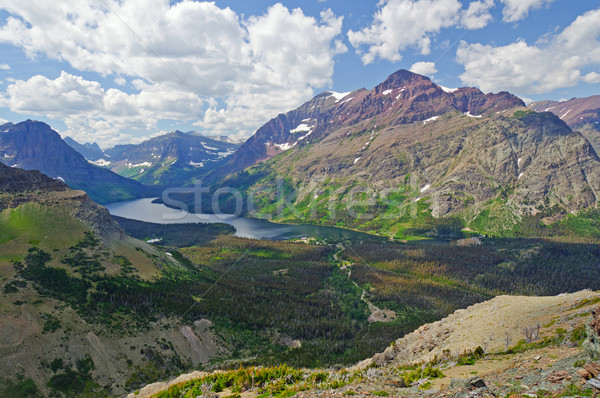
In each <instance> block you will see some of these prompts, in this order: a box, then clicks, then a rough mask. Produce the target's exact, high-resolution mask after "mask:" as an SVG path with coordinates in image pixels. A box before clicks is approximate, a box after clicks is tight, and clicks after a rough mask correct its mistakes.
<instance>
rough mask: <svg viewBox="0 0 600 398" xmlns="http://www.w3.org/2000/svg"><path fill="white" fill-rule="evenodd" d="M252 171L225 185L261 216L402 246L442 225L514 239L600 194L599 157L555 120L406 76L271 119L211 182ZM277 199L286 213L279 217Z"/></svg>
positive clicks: (508, 98) (325, 97) (511, 100)
mask: <svg viewBox="0 0 600 398" xmlns="http://www.w3.org/2000/svg"><path fill="white" fill-rule="evenodd" d="M256 162H258V163H256ZM251 164H255V165H254V166H252V167H251V168H249V169H247V170H246V171H245V172H243V173H242V172H240V173H239V174H237V175H236V174H235V173H234V174H232V175H230V176H229V177H227V178H225V179H224V180H222V182H221V184H222V185H225V186H227V185H228V184H230V185H234V187H235V185H236V184H241V185H242V186H244V187H245V188H244V189H245V192H246V193H247V195H248V196H249V197H252V198H254V206H255V209H256V212H255V214H256V215H258V216H259V217H267V218H269V217H271V218H272V217H274V218H275V219H276V220H278V221H285V222H307V223H319V224H325V225H342V226H346V227H351V228H359V229H363V230H369V231H373V232H378V233H384V234H386V235H391V236H397V237H399V238H403V237H404V236H405V234H404V232H403V231H404V230H406V229H412V230H414V231H417V233H421V232H418V231H426V230H430V231H431V230H435V229H438V227H437V226H436V225H437V224H440V223H444V222H443V221H437V220H439V219H443V218H449V217H454V220H455V221H456V223H455V224H456V225H455V227H453V228H455V230H456V229H460V228H458V227H459V224H460V225H462V227H467V228H470V229H471V230H475V231H480V232H483V233H512V232H510V231H512V230H513V229H514V228H515V226H516V225H518V224H519V223H520V222H521V220H523V218H524V217H531V216H537V215H540V214H544V216H543V217H546V216H548V217H550V218H548V219H547V222H548V223H552V221H551V220H552V218H551V217H554V216H558V218H555V219H562V218H564V217H566V215H567V214H570V213H577V212H579V211H581V210H583V209H593V208H596V206H597V204H598V194H599V193H600V172H599V170H600V159H599V158H598V155H597V154H596V152H595V150H594V149H593V147H592V145H591V144H590V143H589V141H588V140H587V139H586V138H585V137H584V136H582V135H581V134H580V133H577V132H573V131H572V130H571V129H570V128H569V127H568V126H567V125H566V124H565V122H563V121H562V120H560V119H559V118H558V117H557V116H555V115H553V114H551V113H536V112H533V111H531V110H528V109H527V108H525V107H524V104H523V102H522V101H521V100H520V99H518V98H517V97H514V96H512V95H510V94H508V93H499V94H483V93H482V92H481V91H479V90H477V89H472V88H460V89H447V88H443V87H441V86H438V85H436V84H435V83H433V82H431V81H430V80H429V79H428V78H425V77H423V76H420V75H416V74H413V73H411V72H407V71H399V72H396V73H395V74H393V75H391V76H390V77H389V78H388V79H386V81H384V82H383V83H381V84H380V85H378V86H376V87H375V88H374V89H373V90H364V89H362V90H358V91H355V92H352V93H346V94H343V95H339V96H337V98H336V97H335V96H334V95H333V94H331V93H325V94H321V95H319V96H317V97H315V98H314V99H313V100H312V101H309V102H308V103H306V104H304V105H303V106H301V107H300V108H298V109H296V110H294V111H291V112H289V113H288V114H286V115H280V116H278V117H277V118H275V119H273V120H271V121H270V122H269V123H267V124H266V125H265V126H263V127H262V128H261V129H259V130H258V131H257V133H256V134H255V135H254V136H253V137H252V138H250V139H249V140H248V141H247V142H246V143H245V144H244V145H243V146H242V147H241V148H240V149H239V150H238V151H237V152H236V154H234V156H233V157H232V159H231V161H230V162H228V163H227V164H226V165H225V166H223V168H221V169H219V170H215V173H214V174H213V175H212V177H217V173H219V172H222V171H224V170H236V169H239V168H243V167H246V166H248V165H251ZM276 181H279V182H276ZM281 183H283V184H284V185H283V191H282V190H281V187H278V185H277V184H280V185H281ZM246 187H248V188H246ZM280 191H282V192H287V193H286V198H285V201H286V203H290V204H292V205H293V206H294V207H295V209H294V210H289V211H288V209H287V208H286V206H283V211H281V209H282V206H281V204H282V203H283V202H282V200H284V199H282V197H281V194H278V192H280ZM349 207H353V208H354V209H358V210H352V209H351V210H352V211H348V208H349ZM334 210H335V211H334ZM334 213H335V214H334ZM555 219H554V220H555ZM453 222H454V221H453ZM443 228H445V227H443ZM438 232H439V231H438ZM438 232H433V233H434V234H437V233H438Z"/></svg>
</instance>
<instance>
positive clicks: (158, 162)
mask: <svg viewBox="0 0 600 398" xmlns="http://www.w3.org/2000/svg"><path fill="white" fill-rule="evenodd" d="M65 142H67V143H68V144H69V145H71V147H73V148H74V149H75V150H77V151H78V152H79V153H81V154H82V155H84V156H85V157H86V159H88V160H89V161H90V162H91V163H93V164H95V165H98V166H101V167H106V168H109V169H110V170H112V171H114V172H115V173H117V174H119V175H121V176H124V177H127V178H132V179H134V180H137V181H140V182H142V183H144V184H149V185H152V184H154V185H168V186H174V185H183V184H185V183H190V182H193V181H194V180H195V179H198V178H200V177H201V176H202V175H203V173H205V172H206V171H208V170H211V169H213V168H215V167H218V166H220V165H222V164H223V163H224V161H225V160H226V159H227V158H228V157H229V156H230V155H231V154H233V153H234V152H235V150H236V149H237V148H238V146H239V144H238V143H236V142H234V141H232V140H230V139H228V138H227V137H221V136H216V137H207V136H203V135H200V134H197V133H194V132H188V133H184V132H181V131H174V132H171V133H168V134H165V135H161V136H158V137H154V138H151V139H149V140H147V141H144V142H142V143H140V144H128V145H117V146H115V147H113V148H109V149H106V150H105V151H102V150H101V149H100V147H99V146H98V145H97V144H96V143H93V144H83V145H81V144H79V143H77V142H75V141H74V140H72V139H70V138H68V139H65Z"/></svg>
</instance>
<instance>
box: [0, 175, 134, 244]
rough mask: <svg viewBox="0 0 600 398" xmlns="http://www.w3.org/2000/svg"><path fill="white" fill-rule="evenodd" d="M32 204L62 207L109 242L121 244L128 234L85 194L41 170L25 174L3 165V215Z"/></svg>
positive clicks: (0, 192) (0, 188) (0, 194)
mask: <svg viewBox="0 0 600 398" xmlns="http://www.w3.org/2000/svg"><path fill="white" fill-rule="evenodd" d="M28 202H35V203H39V204H47V205H50V206H59V207H61V208H62V209H66V210H68V211H69V213H70V214H72V215H73V217H75V218H76V219H77V220H79V221H81V222H83V223H84V224H86V225H87V226H88V227H89V228H91V229H92V230H94V232H95V233H96V234H97V235H98V236H99V237H101V238H102V239H104V240H105V241H113V240H121V239H124V238H125V232H124V231H123V230H122V229H121V227H120V226H119V225H118V224H117V223H115V222H114V221H113V220H112V218H111V216H110V213H109V212H108V210H107V209H106V208H105V207H103V206H100V205H98V204H97V203H95V202H94V201H92V200H91V199H90V198H89V197H88V195H87V194H86V193H85V192H82V191H74V190H71V189H69V187H68V186H67V185H66V184H64V183H62V182H60V181H58V180H55V179H53V178H50V177H48V176H46V175H44V174H42V173H40V172H39V171H37V170H22V169H19V168H16V167H8V166H5V165H4V164H2V163H0V211H2V210H4V209H7V208H15V207H18V206H20V205H22V204H25V203H28Z"/></svg>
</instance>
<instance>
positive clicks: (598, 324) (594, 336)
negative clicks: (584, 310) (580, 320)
mask: <svg viewBox="0 0 600 398" xmlns="http://www.w3.org/2000/svg"><path fill="white" fill-rule="evenodd" d="M585 332H586V335H587V338H586V340H585V342H584V343H583V348H584V349H585V351H586V352H587V353H588V355H589V356H590V358H592V359H595V360H598V359H600V307H597V308H596V309H594V310H593V311H592V320H591V321H590V322H589V323H588V324H586V325H585Z"/></svg>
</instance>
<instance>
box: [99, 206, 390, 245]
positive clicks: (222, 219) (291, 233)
mask: <svg viewBox="0 0 600 398" xmlns="http://www.w3.org/2000/svg"><path fill="white" fill-rule="evenodd" d="M153 200H154V199H152V198H147V199H135V200H128V201H125V202H117V203H111V204H108V205H106V207H107V208H108V210H109V211H110V214H112V215H115V216H119V217H124V218H129V219H133V220H138V221H145V222H152V223H158V224H184V223H224V224H229V225H232V226H233V227H234V228H235V230H236V233H235V235H236V236H240V237H244V238H253V239H268V240H286V239H298V238H304V237H317V238H326V239H331V240H343V239H350V240H373V239H377V238H376V237H374V236H373V235H369V234H365V233H362V232H356V231H351V230H347V229H343V228H334V227H322V226H316V225H305V224H302V225H296V224H276V223H272V222H270V221H268V220H261V219H257V218H248V217H238V216H234V215H227V214H194V213H188V212H184V211H181V210H176V209H171V208H169V207H167V206H165V205H164V204H162V203H152V201H153ZM381 239H383V238H381Z"/></svg>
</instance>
